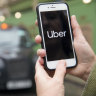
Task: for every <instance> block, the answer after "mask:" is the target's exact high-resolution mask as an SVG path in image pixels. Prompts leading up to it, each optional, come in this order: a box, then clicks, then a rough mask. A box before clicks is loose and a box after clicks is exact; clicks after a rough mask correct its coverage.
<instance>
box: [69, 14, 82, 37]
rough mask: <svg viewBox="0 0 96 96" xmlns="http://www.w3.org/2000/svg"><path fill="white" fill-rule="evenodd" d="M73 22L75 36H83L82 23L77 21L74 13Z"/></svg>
mask: <svg viewBox="0 0 96 96" xmlns="http://www.w3.org/2000/svg"><path fill="white" fill-rule="evenodd" d="M71 24H72V29H73V35H74V37H75V38H76V37H82V36H83V35H82V31H81V28H80V25H79V24H78V22H77V19H76V16H75V15H73V16H71Z"/></svg>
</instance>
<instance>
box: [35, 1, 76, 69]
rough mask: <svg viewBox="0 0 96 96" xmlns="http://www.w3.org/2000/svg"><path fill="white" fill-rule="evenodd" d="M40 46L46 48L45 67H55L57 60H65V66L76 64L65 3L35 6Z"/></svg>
mask: <svg viewBox="0 0 96 96" xmlns="http://www.w3.org/2000/svg"><path fill="white" fill-rule="evenodd" d="M36 10H37V18H38V26H39V32H40V35H41V37H42V44H41V45H42V48H44V49H45V50H46V56H45V58H44V60H45V67H46V68H47V69H50V70H53V69H56V65H57V64H58V62H59V60H65V61H66V65H67V68H72V67H75V66H76V64H77V59H76V54H75V49H74V46H73V35H72V28H71V22H70V14H69V8H68V5H67V4H66V3H59V2H58V3H57V2H56V3H52V2H51V3H43V4H39V5H38V6H37V9H36Z"/></svg>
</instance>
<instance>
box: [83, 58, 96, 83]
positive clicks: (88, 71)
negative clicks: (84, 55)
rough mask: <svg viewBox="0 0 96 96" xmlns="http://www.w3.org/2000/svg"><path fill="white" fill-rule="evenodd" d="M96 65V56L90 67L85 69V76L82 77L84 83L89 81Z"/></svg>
mask: <svg viewBox="0 0 96 96" xmlns="http://www.w3.org/2000/svg"><path fill="white" fill-rule="evenodd" d="M95 64H96V56H95V57H94V60H93V62H91V63H89V64H88V66H86V67H85V72H84V74H83V75H82V77H81V78H82V79H83V80H84V81H87V79H88V77H89V74H90V72H91V71H92V69H93V66H94V65H95Z"/></svg>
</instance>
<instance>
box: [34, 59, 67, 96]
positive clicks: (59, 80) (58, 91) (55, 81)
mask: <svg viewBox="0 0 96 96" xmlns="http://www.w3.org/2000/svg"><path fill="white" fill-rule="evenodd" d="M43 63H44V61H43V59H42V58H39V59H38V60H37V63H36V68H35V69H36V74H35V82H36V90H37V96H49V95H50V96H64V76H65V73H66V64H65V62H64V61H60V62H59V63H58V64H57V67H56V70H55V74H54V76H53V77H52V78H51V77H50V76H49V75H48V74H47V72H46V71H45V70H44V66H43Z"/></svg>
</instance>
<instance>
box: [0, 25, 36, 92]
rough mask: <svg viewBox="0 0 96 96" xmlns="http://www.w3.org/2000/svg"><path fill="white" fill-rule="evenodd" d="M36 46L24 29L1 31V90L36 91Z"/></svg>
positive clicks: (16, 28)
mask: <svg viewBox="0 0 96 96" xmlns="http://www.w3.org/2000/svg"><path fill="white" fill-rule="evenodd" d="M34 46H35V43H34V42H32V40H31V38H30V35H29V33H28V31H27V30H25V29H24V28H21V27H11V28H7V29H6V30H5V29H4V30H2V29H0V90H18V89H28V88H33V89H35V82H34V74H35V71H34V70H35V62H36V59H37V56H36V53H35V52H34V51H33V47H34Z"/></svg>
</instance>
